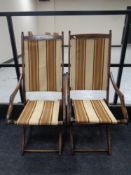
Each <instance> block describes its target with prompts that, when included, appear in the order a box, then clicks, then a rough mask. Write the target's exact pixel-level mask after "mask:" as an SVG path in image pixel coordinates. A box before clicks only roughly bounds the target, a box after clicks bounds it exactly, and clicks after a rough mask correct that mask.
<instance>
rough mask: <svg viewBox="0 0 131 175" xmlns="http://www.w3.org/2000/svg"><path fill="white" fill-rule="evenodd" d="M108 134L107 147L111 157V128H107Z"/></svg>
mask: <svg viewBox="0 0 131 175" xmlns="http://www.w3.org/2000/svg"><path fill="white" fill-rule="evenodd" d="M106 133H107V147H108V154H109V155H111V153H112V146H111V128H110V126H109V125H108V126H106Z"/></svg>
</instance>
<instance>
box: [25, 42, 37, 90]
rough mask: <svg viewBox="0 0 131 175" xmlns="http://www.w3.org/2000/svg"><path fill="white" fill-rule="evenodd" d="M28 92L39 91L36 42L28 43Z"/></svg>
mask: <svg viewBox="0 0 131 175" xmlns="http://www.w3.org/2000/svg"><path fill="white" fill-rule="evenodd" d="M28 49H29V57H28V59H29V90H30V91H35V90H39V86H38V84H39V81H38V80H39V74H38V69H39V67H38V66H39V63H38V62H39V61H38V59H39V58H38V42H37V41H29V48H28Z"/></svg>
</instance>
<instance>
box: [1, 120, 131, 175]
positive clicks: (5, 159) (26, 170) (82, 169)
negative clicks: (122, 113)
mask: <svg viewBox="0 0 131 175" xmlns="http://www.w3.org/2000/svg"><path fill="white" fill-rule="evenodd" d="M55 131H56V128H53V129H50V128H40V129H38V128H34V129H33V132H32V139H31V140H30V143H32V144H33V143H34V141H36V142H35V145H34V144H33V146H38V145H39V146H42V144H43V143H45V141H46V143H45V144H44V146H45V147H46V146H49V145H51V146H55V145H53V144H52V141H54V142H55V138H56V137H55V135H54V134H55V133H56V132H55ZM74 133H77V137H76V135H75V141H76V142H77V144H78V145H81V146H102V145H103V143H104V141H105V140H104V138H105V136H104V128H103V129H102V128H101V129H99V128H98V127H78V128H75V129H74ZM68 136H69V135H68V131H66V130H65V129H64V142H65V146H64V151H63V154H62V156H59V155H58V154H52V153H41V154H40V153H28V154H25V155H24V156H21V154H20V127H17V126H14V125H5V124H2V123H1V124H0V175H48V174H50V175H61V174H63V175H68V174H69V175H87V174H88V175H93V174H94V175H130V174H131V124H129V125H126V126H113V127H112V155H111V156H109V155H108V154H106V153H86V154H83V153H77V154H75V155H73V156H72V155H71V154H70V147H69V138H68ZM47 142H48V143H47ZM79 143H81V144H79Z"/></svg>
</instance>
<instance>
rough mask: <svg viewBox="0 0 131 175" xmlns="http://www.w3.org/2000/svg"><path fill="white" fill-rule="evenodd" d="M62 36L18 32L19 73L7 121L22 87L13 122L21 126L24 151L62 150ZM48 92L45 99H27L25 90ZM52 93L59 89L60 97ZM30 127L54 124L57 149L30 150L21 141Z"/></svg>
mask: <svg viewBox="0 0 131 175" xmlns="http://www.w3.org/2000/svg"><path fill="white" fill-rule="evenodd" d="M63 45H64V34H63V32H62V35H57V36H56V35H41V36H38V35H32V34H30V35H28V36H24V34H23V33H22V75H21V77H20V80H19V82H18V85H17V87H16V89H15V90H14V92H13V93H12V95H11V97H10V103H9V108H8V112H7V120H8V122H12V121H11V112H12V109H13V102H14V98H15V96H16V94H17V92H18V90H19V88H20V87H22V91H23V97H24V109H23V111H22V112H21V114H20V116H19V117H18V119H17V120H16V121H13V122H14V123H15V124H16V125H20V126H22V128H23V131H22V143H21V149H22V153H24V152H59V154H61V151H62V128H61V127H62V125H63V121H64V120H65V115H66V114H65V95H64V92H65V90H64V87H65V85H64V83H65V76H64V72H63V61H64V54H63ZM28 92H31V93H32V94H35V93H38V92H41V93H42V94H44V92H51V93H52V95H50V96H49V99H46V100H44V99H42V97H41V98H40V99H38V100H30V99H29V100H27V98H26V97H27V93H28ZM55 92H60V93H61V95H62V97H61V99H55V100H51V99H50V97H52V96H55ZM31 126H38V127H39V126H49V127H52V126H56V128H58V130H59V134H58V137H59V138H58V143H59V148H58V149H31V148H28V146H27V145H26V144H25V139H26V138H25V137H26V128H27V127H31ZM47 134H48V133H47Z"/></svg>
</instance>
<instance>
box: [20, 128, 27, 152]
mask: <svg viewBox="0 0 131 175" xmlns="http://www.w3.org/2000/svg"><path fill="white" fill-rule="evenodd" d="M25 133H26V126H22V133H21V154H22V155H24V148H25Z"/></svg>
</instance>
